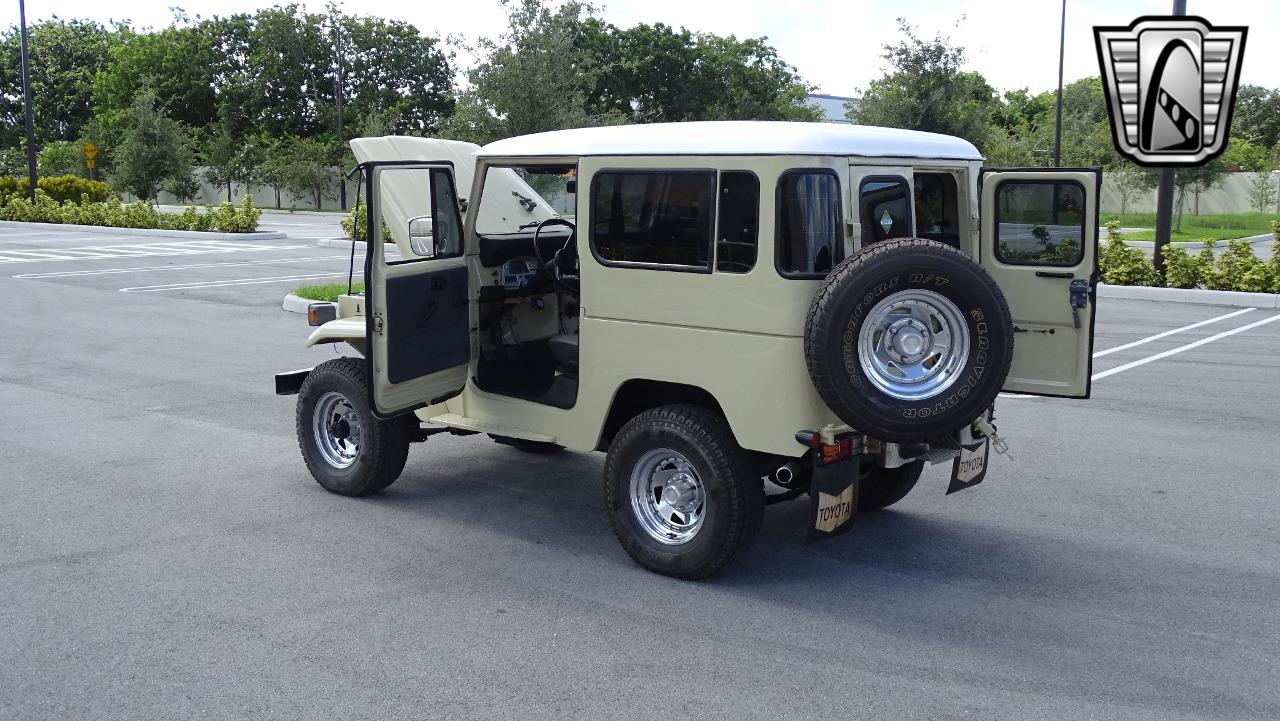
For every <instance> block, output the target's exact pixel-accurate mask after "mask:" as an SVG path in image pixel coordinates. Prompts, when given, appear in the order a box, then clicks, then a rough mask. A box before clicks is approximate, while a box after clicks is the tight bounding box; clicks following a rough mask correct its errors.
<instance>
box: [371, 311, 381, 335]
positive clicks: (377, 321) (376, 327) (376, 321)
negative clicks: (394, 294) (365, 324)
mask: <svg viewBox="0 0 1280 721" xmlns="http://www.w3.org/2000/svg"><path fill="white" fill-rule="evenodd" d="M373 332H374V333H381V332H382V316H380V315H375V316H374V317H373Z"/></svg>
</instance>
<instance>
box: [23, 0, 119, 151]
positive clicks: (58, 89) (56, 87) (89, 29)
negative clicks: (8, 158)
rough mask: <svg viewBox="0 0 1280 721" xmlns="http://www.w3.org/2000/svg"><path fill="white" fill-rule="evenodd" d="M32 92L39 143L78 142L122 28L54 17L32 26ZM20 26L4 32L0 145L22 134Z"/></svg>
mask: <svg viewBox="0 0 1280 721" xmlns="http://www.w3.org/2000/svg"><path fill="white" fill-rule="evenodd" d="M27 32H28V35H29V37H30V43H29V50H30V53H31V64H30V67H31V90H32V94H33V96H34V101H35V102H34V103H33V106H34V107H33V112H34V115H35V118H34V119H35V133H36V141H37V143H44V142H46V141H51V140H76V139H77V138H78V137H79V136H80V133H81V131H82V129H83V128H84V126H85V124H86V123H88V122H89V120H90V118H91V117H92V114H93V108H92V104H91V102H90V97H91V95H92V90H93V81H94V76H95V75H96V74H97V73H98V72H99V71H101V70H103V69H105V68H106V66H107V61H108V57H109V55H110V51H111V48H112V47H113V46H115V45H117V44H118V43H119V41H120V36H121V33H122V32H123V26H121V25H116V26H112V27H104V26H102V25H99V24H98V23H95V22H92V21H89V20H59V19H57V18H54V19H52V20H46V21H44V22H40V23H36V24H34V25H31V26H30V27H28V29H27ZM18 35H19V34H18V28H17V27H16V26H13V27H10V28H8V29H6V30H4V31H3V32H0V146H2V147H10V146H13V145H15V144H17V142H18V139H19V138H20V137H22V134H23V132H24V130H23V112H24V111H23V109H22V75H21V73H20V72H19V52H18V44H19V37H18Z"/></svg>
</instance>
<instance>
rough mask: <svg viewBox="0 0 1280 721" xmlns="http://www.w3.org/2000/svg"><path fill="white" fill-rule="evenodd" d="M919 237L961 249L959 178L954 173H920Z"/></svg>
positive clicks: (917, 204)
mask: <svg viewBox="0 0 1280 721" xmlns="http://www.w3.org/2000/svg"><path fill="white" fill-rule="evenodd" d="M915 186H916V207H915V213H916V237H917V238H928V239H930V240H939V241H942V242H944V243H949V244H951V245H953V246H955V247H957V248H958V247H960V231H959V213H958V212H957V208H956V200H957V199H956V179H955V176H953V175H951V174H950V173H916V176H915Z"/></svg>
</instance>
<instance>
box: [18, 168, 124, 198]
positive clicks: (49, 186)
mask: <svg viewBox="0 0 1280 721" xmlns="http://www.w3.org/2000/svg"><path fill="white" fill-rule="evenodd" d="M27 187H28V185H27V179H26V178H15V177H14V176H12V175H0V205H4V204H6V203H8V202H9V198H12V197H14V196H25V195H26V194H27ZM36 189H37V190H43V191H44V193H45V195H47V196H49V197H50V198H52V199H54V200H56V201H58V202H59V203H65V202H67V201H72V202H81V200H82V199H83V198H85V197H88V198H89V200H90V201H92V202H95V203H101V202H105V201H109V200H119V199H120V193H118V192H117V191H116V189H115V188H114V187H112V186H111V185H110V184H109V183H104V182H102V181H100V180H88V179H87V178H81V177H80V176H78V175H61V176H58V177H56V178H38V179H37V180H36Z"/></svg>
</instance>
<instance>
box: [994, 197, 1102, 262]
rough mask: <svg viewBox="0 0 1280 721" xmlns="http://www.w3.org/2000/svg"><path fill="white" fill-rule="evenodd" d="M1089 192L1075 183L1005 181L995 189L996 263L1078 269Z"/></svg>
mask: <svg viewBox="0 0 1280 721" xmlns="http://www.w3.org/2000/svg"><path fill="white" fill-rule="evenodd" d="M1084 221H1085V218H1084V188H1083V187H1082V186H1081V185H1080V184H1079V183H1077V182H1075V181H1047V180H1017V181H1006V182H1003V183H1001V184H1000V187H998V188H997V189H996V248H995V250H996V258H997V259H998V260H1000V262H1002V263H1009V264H1013V265H1063V266H1066V265H1076V264H1078V263H1079V262H1080V261H1081V260H1082V259H1083V258H1084V243H1083V241H1084Z"/></svg>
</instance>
